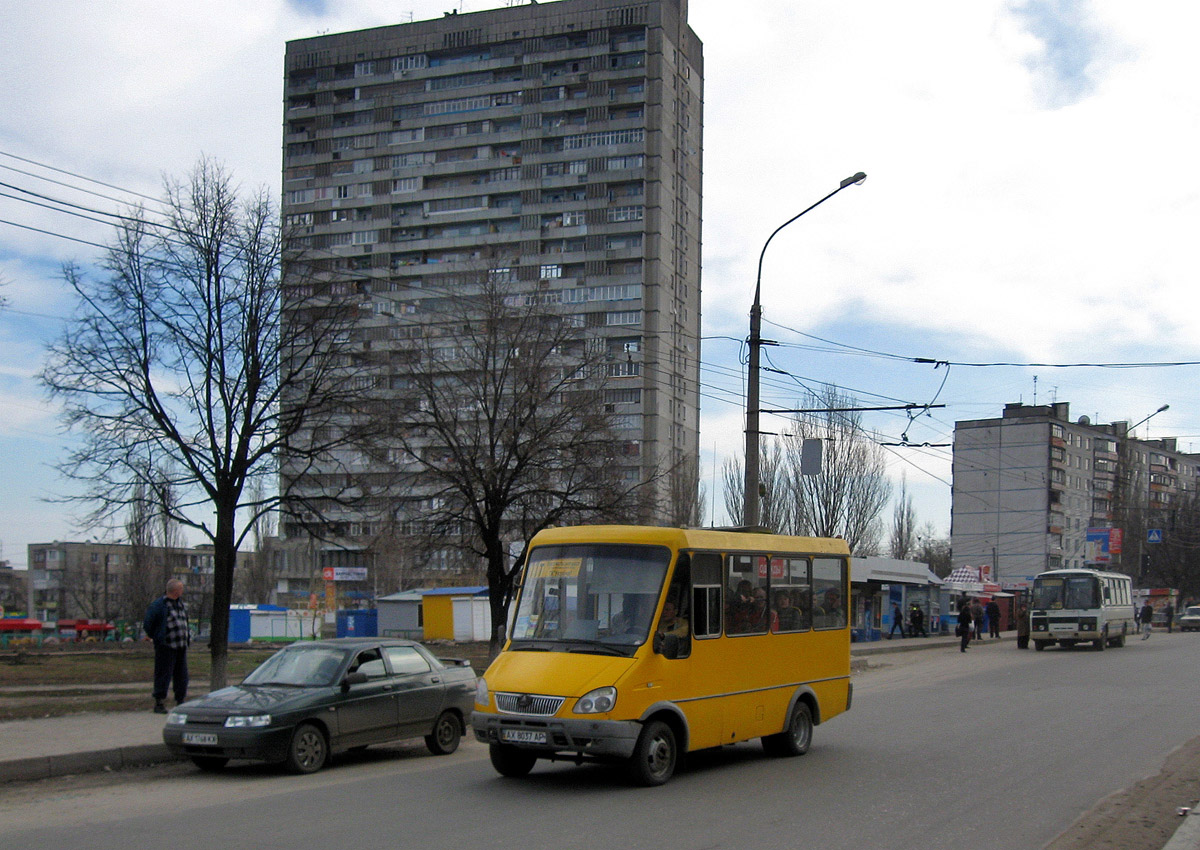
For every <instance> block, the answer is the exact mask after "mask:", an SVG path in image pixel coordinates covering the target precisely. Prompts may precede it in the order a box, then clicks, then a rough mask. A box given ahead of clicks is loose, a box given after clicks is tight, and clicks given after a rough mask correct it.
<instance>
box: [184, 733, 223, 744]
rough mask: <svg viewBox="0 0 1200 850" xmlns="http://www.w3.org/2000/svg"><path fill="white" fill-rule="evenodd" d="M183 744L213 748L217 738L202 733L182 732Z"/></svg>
mask: <svg viewBox="0 0 1200 850" xmlns="http://www.w3.org/2000/svg"><path fill="white" fill-rule="evenodd" d="M183 742H184V743H185V744H196V745H198V746H202V747H215V746H216V745H217V736H216V735H212V734H207V733H204V732H184V733H183Z"/></svg>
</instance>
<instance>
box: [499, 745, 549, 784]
mask: <svg viewBox="0 0 1200 850" xmlns="http://www.w3.org/2000/svg"><path fill="white" fill-rule="evenodd" d="M488 756H490V757H491V759H492V767H494V768H496V772H497V773H499V774H500V775H501V776H510V777H512V778H514V779H519V778H521V777H522V776H525V775H527V774H528V773H529V771H531V770H533V766H534V764H536V763H537V756H536V755H534V754H533V753H531V752H529V751H528V750H521V749H517V748H516V747H510V746H507V745H505V744H488Z"/></svg>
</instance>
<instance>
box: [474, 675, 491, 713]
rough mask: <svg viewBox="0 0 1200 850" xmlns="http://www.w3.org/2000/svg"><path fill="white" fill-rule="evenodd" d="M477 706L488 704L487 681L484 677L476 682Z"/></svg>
mask: <svg viewBox="0 0 1200 850" xmlns="http://www.w3.org/2000/svg"><path fill="white" fill-rule="evenodd" d="M475 704H476V705H484V706H486V705H487V704H488V687H487V679H485V678H483V677H482V676H480V677H479V678H478V679H476V680H475Z"/></svg>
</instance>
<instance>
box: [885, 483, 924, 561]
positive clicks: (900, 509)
mask: <svg viewBox="0 0 1200 850" xmlns="http://www.w3.org/2000/svg"><path fill="white" fill-rule="evenodd" d="M916 524H917V514H916V511H914V510H913V500H912V496H910V495H909V494H908V477H907V476H906V475H904V474H901V476H900V495H899V496H898V497H897V498H896V505H895V508H893V510H892V534H891V541H890V546H889V549H890V551H891V556H892V557H893V558H899V559H900V560H905V559H907V558H908V556H909V555H911V554H912V552H913V549H914V547H915V545H916V534H917V531H916Z"/></svg>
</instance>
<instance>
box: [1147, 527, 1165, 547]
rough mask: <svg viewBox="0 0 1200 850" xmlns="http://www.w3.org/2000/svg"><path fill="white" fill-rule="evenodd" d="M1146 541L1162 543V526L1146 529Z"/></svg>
mask: <svg viewBox="0 0 1200 850" xmlns="http://www.w3.org/2000/svg"><path fill="white" fill-rule="evenodd" d="M1146 542H1147V543H1162V529H1161V528H1148V529H1146Z"/></svg>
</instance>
